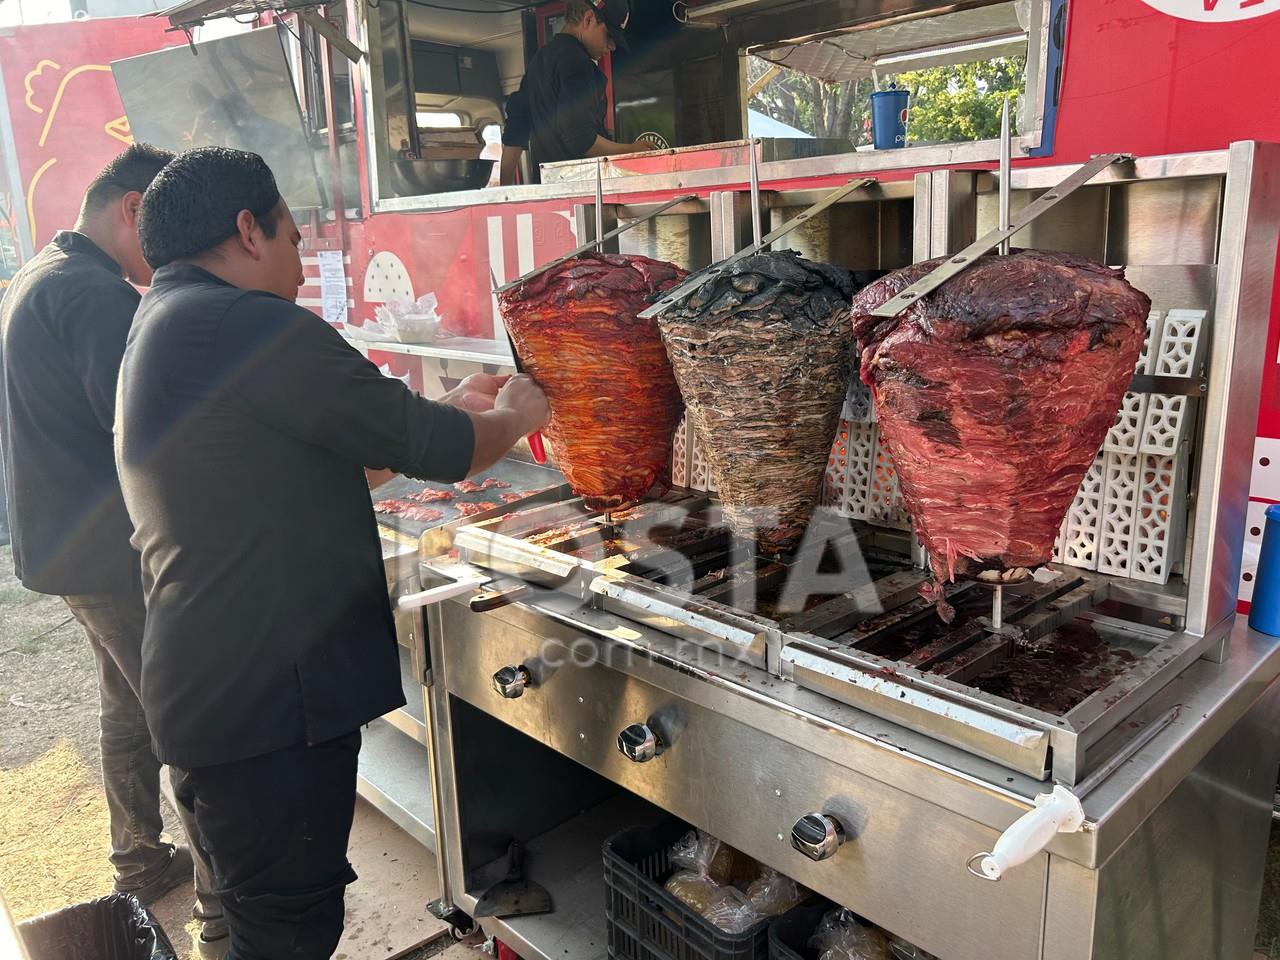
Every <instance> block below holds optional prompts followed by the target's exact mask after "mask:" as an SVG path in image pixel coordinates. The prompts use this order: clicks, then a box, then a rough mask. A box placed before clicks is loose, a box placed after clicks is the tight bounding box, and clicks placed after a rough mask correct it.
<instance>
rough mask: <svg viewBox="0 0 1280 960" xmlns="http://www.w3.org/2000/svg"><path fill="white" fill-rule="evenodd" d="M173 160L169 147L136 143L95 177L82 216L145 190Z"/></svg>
mask: <svg viewBox="0 0 1280 960" xmlns="http://www.w3.org/2000/svg"><path fill="white" fill-rule="evenodd" d="M172 159H173V154H172V153H170V152H169V151H168V150H161V149H160V148H159V147H153V146H151V144H149V143H135V144H134V145H133V146H131V147H129V149H127V150H126V151H124V153H122V154H120V155H119V156H118V157H116V158H115V159H114V160H112V161H111V162H110V163H108V164H107V165H106V166H105V167H103V168H102V172H101V173H99V174H98V175H97V176H96V177H94V178H93V182H92V183H90V184H89V186H88V189H86V190H85V192H84V201H83V202H82V203H81V205H80V213H81V215H82V216H83V215H85V214H91V213H96V212H97V211H99V210H101V209H102V208H103V207H105V206H106V205H107V204H108V203H111V202H112V201H114V200H119V199H120V198H121V197H123V196H124V195H125V194H126V193H143V192H145V191H146V189H147V187H149V186H151V181H152V180H154V179H155V178H156V175H157V174H158V173H159V172H160V171H161V170H162V169H164V166H165V164H167V163H168V162H169V161H170V160H172Z"/></svg>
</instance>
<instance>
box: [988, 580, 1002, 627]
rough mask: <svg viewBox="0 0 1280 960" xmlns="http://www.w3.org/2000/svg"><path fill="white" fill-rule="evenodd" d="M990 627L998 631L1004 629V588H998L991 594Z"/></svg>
mask: <svg viewBox="0 0 1280 960" xmlns="http://www.w3.org/2000/svg"><path fill="white" fill-rule="evenodd" d="M991 626H993V627H995V628H996V629H997V630H1000V629H1002V628H1003V627H1004V586H1003V585H1001V586H998V587H996V588H995V590H993V591H992V593H991Z"/></svg>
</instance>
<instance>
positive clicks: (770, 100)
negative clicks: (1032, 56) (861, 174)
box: [747, 57, 1026, 145]
mask: <svg viewBox="0 0 1280 960" xmlns="http://www.w3.org/2000/svg"><path fill="white" fill-rule="evenodd" d="M772 68H773V65H772V64H771V63H769V62H768V61H767V60H764V59H762V58H759V57H752V58H750V60H749V61H748V67H747V83H748V85H752V84H756V83H757V82H758V81H759V80H760V79H762V78H763V77H764V76H765V75H766V74H767V73H768V72H769V71H770V70H771V69H772ZM1025 68H1026V58H1025V57H1001V58H999V59H996V60H984V61H978V62H975V63H963V64H959V65H957V66H950V67H931V68H929V69H927V70H912V71H910V72H907V73H902V74H898V75H897V76H886V77H882V78H881V85H882V87H885V86H887V85H888V84H889V83H892V82H896V83H897V84H898V85H899V86H901V87H903V88H905V89H907V90H909V91H910V92H911V113H910V125H909V128H908V131H907V135H908V139H909V140H910V141H911V142H912V143H954V142H957V141H963V140H988V139H992V138H995V137H997V136H999V135H1000V110H1001V105H1002V103H1003V102H1004V100H1005V99H1006V98H1009V99H1011V100H1012V103H1011V107H1012V108H1013V110H1014V113H1015V117H1014V128H1015V130H1016V110H1017V96H1018V94H1019V93H1020V92H1021V90H1022V83H1023V73H1024V71H1025ZM873 91H874V87H873V85H872V82H871V80H870V79H866V78H864V79H861V80H843V81H839V82H836V83H828V82H827V81H825V80H819V79H817V78H816V77H810V76H807V75H806V74H803V73H800V72H799V71H795V70H788V69H786V68H785V67H783V68H782V70H781V71H779V72H776V73H775V75H774V76H772V77H771V78H770V79H769V80H768V82H767V83H765V84H764V85H763V86H762V87H761V88H760V89H759V90H758V91H757V92H756V93H755V94H754V95H753V96H752V97H751V99H750V101H749V106H750V107H751V109H753V110H756V111H758V112H760V113H763V114H765V115H766V116H769V117H772V118H774V119H775V120H779V121H781V122H782V123H785V124H789V125H790V126H793V127H795V128H796V129H798V130H803V131H804V132H805V133H807V134H810V135H811V136H814V137H834V138H847V139H849V140H851V141H852V142H853V143H854V144H856V145H861V144H864V143H870V142H871V94H872V92H873Z"/></svg>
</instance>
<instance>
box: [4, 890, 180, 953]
mask: <svg viewBox="0 0 1280 960" xmlns="http://www.w3.org/2000/svg"><path fill="white" fill-rule="evenodd" d="M18 933H19V934H20V935H21V937H22V942H23V944H25V946H26V948H27V953H29V954H30V955H31V960H177V956H178V955H177V953H175V952H174V949H173V944H171V943H170V942H169V938H168V937H167V936H165V932H164V930H163V929H161V927H160V924H158V923H157V922H156V918H155V917H153V916H152V915H151V913H150V911H148V910H147V908H146V907H144V906H142V904H140V903H138V901H137V900H136V899H134V898H133V897H128V896H124V895H122V894H118V893H117V894H112V895H111V896H109V897H101V898H99V899H97V900H90V901H88V902H87V903H78V904H76V905H75V906H72V907H63V908H62V909H61V910H55V911H54V912H53V913H46V914H45V915H44V916H42V917H36V918H35V919H33V920H27V921H24V922H23V923H20V924H18Z"/></svg>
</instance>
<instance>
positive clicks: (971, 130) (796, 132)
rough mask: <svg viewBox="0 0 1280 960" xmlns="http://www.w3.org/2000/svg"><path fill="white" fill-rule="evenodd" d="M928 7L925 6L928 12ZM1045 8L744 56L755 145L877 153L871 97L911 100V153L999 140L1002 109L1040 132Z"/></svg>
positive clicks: (980, 11)
mask: <svg viewBox="0 0 1280 960" xmlns="http://www.w3.org/2000/svg"><path fill="white" fill-rule="evenodd" d="M922 6H923V4H922ZM1048 9H1049V2H1048V0H1016V2H997V3H989V4H986V5H983V6H978V7H974V8H970V9H964V10H954V8H943V10H944V11H946V12H939V13H937V14H935V15H932V16H922V15H921V13H922V12H924V11H916V12H914V13H913V14H912V15H911V16H910V17H909V18H907V19H902V18H898V19H893V20H886V21H881V22H874V21H873V22H864V23H856V24H852V25H849V26H846V27H844V28H842V29H838V30H832V31H826V32H823V33H820V34H818V35H806V36H804V37H801V38H797V39H791V40H777V41H768V42H762V43H754V44H747V45H745V46H744V47H743V64H742V77H743V103H744V106H745V110H744V112H745V117H744V121H745V122H744V126H745V129H747V131H748V132H749V134H750V135H752V136H766V137H767V136H775V137H776V136H782V137H786V136H790V137H814V138H819V139H832V140H843V141H847V142H849V143H850V144H851V146H852V148H854V149H872V121H871V95H872V94H873V93H874V92H876V91H877V90H888V89H891V88H893V87H897V88H898V89H901V90H904V91H905V92H906V94H907V95H908V97H909V101H908V102H909V108H908V112H907V132H906V141H907V145H926V144H943V143H955V142H962V141H970V140H989V139H994V138H995V137H997V136H999V133H1000V112H1001V106H1002V103H1003V101H1004V100H1006V99H1008V100H1010V101H1011V106H1012V114H1013V117H1014V122H1015V130H1016V132H1017V133H1019V134H1022V135H1025V136H1029V137H1033V138H1034V136H1035V135H1036V134H1038V133H1039V130H1040V125H1041V117H1042V113H1043V110H1042V104H1043V93H1044V83H1043V76H1042V70H1041V65H1042V63H1043V59H1044V55H1043V54H1044V49H1043V48H1044V42H1043V41H1044V37H1045V31H1044V24H1045V23H1046V22H1047V19H1048Z"/></svg>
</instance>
